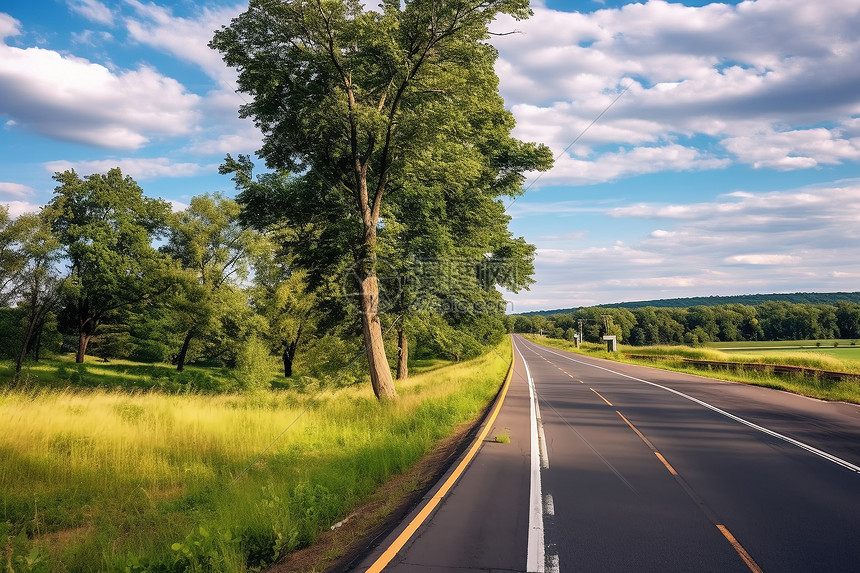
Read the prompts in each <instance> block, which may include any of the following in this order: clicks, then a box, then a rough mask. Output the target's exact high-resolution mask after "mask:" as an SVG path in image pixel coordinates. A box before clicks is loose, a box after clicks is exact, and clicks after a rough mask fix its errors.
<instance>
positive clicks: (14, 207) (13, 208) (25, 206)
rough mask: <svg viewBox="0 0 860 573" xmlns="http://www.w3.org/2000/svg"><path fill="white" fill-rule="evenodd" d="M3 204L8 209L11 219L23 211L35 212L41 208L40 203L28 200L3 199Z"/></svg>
mask: <svg viewBox="0 0 860 573" xmlns="http://www.w3.org/2000/svg"><path fill="white" fill-rule="evenodd" d="M3 205H5V206H6V208H7V209H8V210H9V216H10V217H12V218H13V219H14V218H15V217H20V216H21V215H23V214H24V213H36V212H38V211H39V210H40V209H41V208H42V206H41V205H36V204H35V203H31V202H29V201H4V202H3Z"/></svg>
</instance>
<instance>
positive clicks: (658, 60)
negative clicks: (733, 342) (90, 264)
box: [0, 0, 860, 313]
mask: <svg viewBox="0 0 860 573" xmlns="http://www.w3.org/2000/svg"><path fill="white" fill-rule="evenodd" d="M49 4H50V6H49V7H48V9H46V7H45V6H44V5H43V4H42V3H33V2H30V0H7V1H5V2H4V3H3V6H2V8H0V93H2V94H3V96H2V97H0V122H2V124H3V129H2V130H0V150H2V152H3V154H4V158H5V160H4V161H3V162H0V202H2V203H4V204H6V205H8V206H10V211H11V212H12V213H13V215H17V214H20V213H23V212H25V211H32V210H36V209H38V208H39V207H40V206H41V205H44V204H45V203H47V201H49V200H50V197H51V194H52V189H53V187H54V182H53V181H52V179H51V175H52V173H53V172H55V171H63V170H65V169H70V168H74V169H76V170H77V171H78V173H80V174H82V175H86V174H90V173H103V172H106V171H107V170H108V169H110V168H111V167H117V166H119V167H121V168H122V170H123V173H124V174H126V175H130V176H131V177H133V178H134V179H135V180H136V181H137V182H138V183H139V184H140V185H141V187H142V188H143V189H144V192H145V193H146V194H147V195H148V196H152V197H161V198H163V199H165V200H167V201H169V202H170V203H171V204H172V205H173V207H174V209H182V208H184V207H185V206H187V205H188V202H189V200H190V198H191V197H192V196H194V195H199V194H202V193H207V192H209V193H211V192H222V193H224V194H225V195H226V196H230V197H232V196H235V190H234V188H233V185H232V182H231V181H230V179H229V177H225V176H221V175H219V174H218V165H219V164H220V163H221V161H222V160H223V158H224V156H225V155H226V154H227V153H230V154H232V155H233V156H234V157H235V156H236V155H238V154H248V155H251V156H252V157H253V158H254V159H255V163H257V165H258V166H259V167H262V162H261V161H260V160H259V159H258V158H256V157H255V155H254V151H255V150H256V149H259V148H260V146H261V140H260V133H259V132H258V131H257V130H256V128H255V127H254V126H253V124H252V123H251V122H250V121H249V120H241V119H239V118H238V108H239V106H240V105H242V104H243V103H244V102H245V100H246V99H247V97H248V96H247V95H245V94H239V93H236V92H235V87H234V86H235V77H236V75H235V71H234V70H231V69H229V68H227V67H226V66H225V65H224V64H223V63H222V62H221V59H220V56H219V55H218V54H217V53H216V52H214V51H213V50H211V49H209V48H208V47H207V45H206V44H207V42H208V41H209V40H210V39H211V37H212V33H213V31H214V30H215V29H217V28H219V27H220V26H221V25H224V24H227V23H228V22H229V20H230V18H231V17H233V16H235V15H237V14H238V13H239V12H240V11H241V10H243V9H244V6H246V5H247V3H245V2H236V1H228V0H208V1H205V2H188V1H187V0H155V1H153V2H146V3H144V2H141V1H139V0H50V2H49ZM366 5H370V6H372V2H368V3H366ZM532 8H533V10H534V16H533V17H532V18H530V19H528V20H525V21H520V22H515V21H513V20H511V19H510V18H507V17H502V18H499V19H498V20H497V21H496V22H495V23H494V24H493V26H492V31H493V32H494V33H496V34H507V33H508V32H515V33H511V34H507V35H494V36H492V37H491V39H490V41H491V43H492V44H493V45H494V46H495V47H496V48H497V50H498V53H499V58H498V61H497V63H496V73H497V75H498V76H499V82H500V83H499V90H500V93H501V95H502V96H503V97H504V99H505V103H506V107H507V108H508V109H510V110H511V112H512V113H513V115H514V116H515V118H516V120H517V127H516V128H515V130H514V136H515V137H518V138H520V139H522V140H524V141H537V142H541V143H546V144H547V145H548V146H549V147H550V148H551V149H552V151H553V154H554V156H556V157H557V161H556V164H555V166H554V168H553V169H552V170H550V171H549V172H547V173H545V174H541V175H533V176H532V177H531V178H530V179H529V180H528V181H527V183H526V185H525V192H524V194H523V195H522V196H521V197H519V198H515V199H510V198H506V199H504V202H505V205H506V206H507V212H508V214H509V215H510V216H511V217H512V219H511V223H510V229H511V231H512V232H513V234H514V235H515V236H523V237H525V239H526V240H527V241H528V242H530V243H532V244H534V245H535V246H536V248H537V252H536V259H535V269H536V273H535V276H534V278H535V280H536V282H535V284H534V285H533V286H532V287H531V289H530V290H523V291H521V292H520V293H518V294H514V293H505V296H506V298H507V300H508V301H510V305H511V308H512V312H515V313H521V312H528V311H532V310H536V309H540V308H552V307H556V308H573V307H581V306H596V305H599V304H610V302H609V301H617V300H658V299H666V298H683V297H696V296H729V295H731V293H733V292H738V291H746V292H809V291H823V292H833V291H836V292H839V291H851V290H852V289H853V288H854V287H853V286H852V285H855V284H858V279H860V250H858V249H857V248H856V245H857V239H858V236H857V234H858V231H857V228H858V225H857V223H858V222H860V215H858V213H860V170H858V166H860V68H858V66H856V65H855V63H856V61H857V60H858V58H860V35H858V34H857V33H856V30H857V29H858V28H860V0H839V1H837V0H826V1H824V2H820V3H814V4H810V3H808V2H805V1H801V0H780V1H779V2H774V1H772V0H750V1H747V2H738V1H730V2H723V3H707V2H701V1H693V0H690V1H686V2H661V1H658V0H651V1H648V2H645V3H635V2H626V1H618V0H606V1H582V2H570V1H564V0H547V1H546V2H533V3H532Z"/></svg>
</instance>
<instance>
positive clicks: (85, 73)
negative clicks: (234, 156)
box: [0, 14, 200, 149]
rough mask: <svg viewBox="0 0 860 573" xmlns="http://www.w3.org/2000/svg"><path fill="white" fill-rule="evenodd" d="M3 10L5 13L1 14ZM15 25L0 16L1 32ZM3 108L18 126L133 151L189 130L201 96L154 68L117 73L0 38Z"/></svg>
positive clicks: (0, 105)
mask: <svg viewBox="0 0 860 573" xmlns="http://www.w3.org/2000/svg"><path fill="white" fill-rule="evenodd" d="M0 16H3V15H2V14H0ZM4 32H5V35H6V36H8V35H14V34H15V33H17V32H18V23H17V22H16V21H14V20H11V19H10V18H9V17H8V16H6V17H5V18H0V36H2V35H3V33H4ZM0 93H3V97H2V98H0V114H2V115H3V116H5V117H7V118H9V119H10V120H11V121H12V126H13V127H14V128H16V129H26V130H29V131H33V132H36V133H39V134H41V135H44V136H47V137H50V138H53V139H58V140H64V141H72V142H76V143H84V144H87V145H92V146H96V147H103V148H120V149H137V148H140V147H142V146H143V145H145V144H146V143H147V142H149V141H150V140H151V138H153V137H164V136H177V135H184V134H187V133H189V132H190V131H191V130H192V128H193V126H194V124H195V122H196V121H197V120H198V119H199V118H198V114H197V112H196V110H195V107H196V106H197V104H198V103H199V100H200V98H199V97H198V96H196V95H194V94H190V93H188V92H187V91H186V90H185V88H184V87H183V86H182V85H181V84H180V83H179V82H177V81H176V80H174V79H172V78H168V77H165V76H163V75H161V74H160V73H158V72H157V71H156V70H155V69H153V68H151V67H148V66H141V67H140V68H138V69H136V70H126V71H119V72H114V71H111V70H109V69H108V68H106V67H105V66H102V65H99V64H95V63H92V62H90V61H88V60H85V59H82V58H77V57H74V56H69V55H62V54H60V53H58V52H55V51H52V50H45V49H41V48H26V49H20V48H16V47H12V46H8V45H6V44H5V43H0Z"/></svg>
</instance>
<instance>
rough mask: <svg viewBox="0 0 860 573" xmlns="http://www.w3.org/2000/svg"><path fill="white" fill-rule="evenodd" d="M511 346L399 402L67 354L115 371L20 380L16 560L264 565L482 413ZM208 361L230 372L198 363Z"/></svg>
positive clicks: (212, 567)
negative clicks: (74, 380) (255, 386)
mask: <svg viewBox="0 0 860 573" xmlns="http://www.w3.org/2000/svg"><path fill="white" fill-rule="evenodd" d="M510 359H511V351H510V343H509V342H508V341H505V342H504V343H502V344H501V345H500V346H499V347H498V348H496V349H495V351H493V352H490V353H488V354H486V355H484V356H482V357H479V358H477V359H474V360H471V361H467V362H462V363H458V364H452V365H444V364H443V365H439V364H432V363H430V364H426V365H421V366H423V368H422V367H421V366H419V368H418V369H417V370H419V371H421V370H423V371H421V372H420V373H418V374H416V375H414V376H411V377H410V378H409V379H408V380H407V381H405V382H403V383H398V392H399V398H398V399H397V400H394V401H391V402H389V403H379V402H377V400H376V399H375V398H374V397H373V393H372V391H371V389H370V387H369V384H367V383H364V384H360V385H353V386H348V387H344V388H329V387H323V386H319V385H308V386H303V387H302V388H291V389H278V390H268V391H260V392H253V393H241V394H240V393H226V394H224V393H221V394H217V393H205V392H201V391H187V392H177V391H172V392H165V391H161V390H157V389H151V388H150V389H139V386H140V385H141V384H144V382H141V381H140V380H138V377H140V379H141V380H144V381H145V380H146V379H147V378H146V377H147V375H146V373H141V372H140V370H141V369H144V367H143V366H140V365H134V364H130V363H124V364H113V365H90V364H87V365H86V366H85V367H83V368H75V367H70V368H68V369H67V371H66V374H68V373H69V372H72V373H73V374H74V373H75V372H77V373H78V375H79V376H80V377H81V378H82V379H84V380H85V381H86V380H90V381H91V382H94V381H97V380H98V378H99V375H98V373H97V371H98V369H107V370H108V371H109V373H107V374H104V380H106V381H107V382H108V383H106V384H104V385H101V386H99V385H98V384H91V385H94V386H96V387H92V388H80V387H65V388H61V387H59V384H60V381H59V380H61V378H57V376H56V373H54V374H52V376H54V377H55V378H57V384H56V385H52V384H42V385H35V386H31V387H29V388H23V389H5V390H3V391H2V392H0V543H2V547H3V549H2V551H3V553H2V555H3V559H2V561H3V566H4V567H5V568H6V570H7V571H128V572H133V571H248V570H258V569H259V568H262V567H264V566H265V565H267V564H269V563H272V562H273V561H274V560H276V559H277V558H278V557H280V556H282V555H284V554H286V553H287V552H290V551H293V550H295V549H297V548H301V547H304V546H307V545H309V544H311V543H313V541H314V540H315V539H316V537H317V536H318V534H319V533H320V532H321V531H324V530H328V529H329V528H330V527H331V526H332V525H333V524H335V523H336V522H338V521H339V520H341V519H343V518H344V517H345V516H346V515H348V514H349V512H350V511H351V510H352V509H353V508H355V507H356V506H358V505H360V504H361V503H362V502H364V501H365V500H367V499H368V497H369V496H371V495H372V493H373V492H374V491H375V490H376V489H377V488H379V487H380V486H381V485H382V484H383V483H385V482H386V480H388V479H389V478H391V477H392V476H394V475H395V474H398V473H401V472H404V471H405V470H406V469H408V468H409V467H410V466H411V465H412V464H413V463H414V462H415V461H416V460H418V459H419V458H420V457H421V456H423V455H424V454H426V453H428V452H429V451H430V450H432V448H433V447H434V445H435V444H436V443H437V442H438V441H439V440H440V439H442V438H444V437H446V436H448V435H450V434H451V433H452V432H453V431H454V429H455V427H456V426H457V425H459V424H462V423H464V422H467V421H471V420H474V419H475V418H476V417H477V416H478V415H479V414H480V413H481V412H482V411H483V409H484V408H485V407H486V406H487V404H488V403H489V402H490V401H491V400H492V398H493V397H494V396H495V394H496V393H497V391H498V389H499V387H500V385H501V383H502V381H503V378H504V375H505V372H506V370H507V368H508V365H509V364H510ZM54 369H55V370H56V367H54ZM31 375H35V374H33V373H31ZM204 375H207V376H210V375H211V376H213V379H217V378H218V377H219V376H220V374H219V373H218V372H215V373H214V374H207V373H206V372H205V371H202V372H198V373H197V374H192V375H190V376H196V377H201V376H204ZM45 377H48V378H49V377H50V376H48V374H45V375H44V376H43V378H45ZM122 379H126V380H127V382H128V383H127V385H122V384H119V383H118V380H122ZM42 381H43V382H45V380H44V379H43V380H42ZM168 381H169V380H168ZM165 383H166V382H165ZM172 383H176V381H175V380H174V381H173V382H172ZM135 388H138V389H135ZM174 390H175V388H174Z"/></svg>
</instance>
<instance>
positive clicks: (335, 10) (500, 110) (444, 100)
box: [210, 0, 551, 398]
mask: <svg viewBox="0 0 860 573" xmlns="http://www.w3.org/2000/svg"><path fill="white" fill-rule="evenodd" d="M380 8H381V9H380V11H373V10H365V9H364V7H363V5H362V4H361V3H360V2H358V1H357V0H347V1H343V0H293V1H291V2H276V3H273V2H269V1H267V0H252V1H251V3H250V5H249V8H248V10H247V11H246V12H244V13H243V14H241V15H240V16H238V17H237V18H235V19H233V21H232V22H231V24H230V26H228V27H224V28H222V29H221V30H220V31H218V32H216V34H215V37H214V39H213V40H212V42H211V44H210V45H211V46H212V47H213V48H215V49H217V50H219V51H220V52H221V53H222V54H223V57H224V61H225V62H226V63H227V64H228V65H230V66H232V67H235V68H236V69H237V70H238V72H239V76H238V84H239V90H240V91H242V92H245V93H248V94H250V95H251V97H252V100H251V101H250V102H249V103H247V104H246V105H244V106H242V107H241V108H240V115H242V116H243V117H249V118H253V120H254V122H255V124H256V125H257V126H258V127H259V128H260V129H261V131H262V132H263V136H264V144H263V147H262V149H261V150H260V152H259V153H260V155H261V156H262V157H263V158H265V160H266V163H267V165H268V166H269V167H270V168H272V169H274V170H277V171H280V172H295V173H301V174H302V175H303V177H304V180H305V184H304V185H300V186H298V187H295V188H294V189H295V190H297V191H298V192H299V193H300V194H303V195H304V196H305V197H319V198H321V199H322V200H321V201H320V203H319V207H317V206H316V205H315V204H314V202H313V201H309V200H307V199H305V200H304V201H299V202H297V203H298V204H299V205H305V206H307V207H308V208H310V209H311V211H313V212H314V213H315V214H318V215H319V214H323V215H325V216H326V218H327V221H326V222H325V223H323V225H322V228H320V227H317V228H316V233H317V236H321V235H323V234H325V233H326V232H327V231H328V230H329V228H336V229H337V230H338V233H337V240H336V242H335V245H336V247H335V251H336V252H340V253H344V252H345V253H347V254H349V255H350V256H351V258H352V260H353V265H352V273H353V275H354V276H355V279H356V286H357V295H358V297H357V298H358V303H359V304H358V307H359V310H360V314H361V323H362V330H363V338H364V345H365V351H366V355H367V360H368V365H369V369H370V376H371V383H372V385H373V388H374V392H375V393H376V395H377V397H379V398H387V397H393V396H395V395H396V391H395V389H394V384H393V381H392V376H391V370H390V368H389V365H388V361H387V358H386V355H385V347H384V344H383V333H382V328H381V323H380V317H379V313H380V309H379V299H380V292H379V281H378V273H377V271H378V269H377V264H378V259H379V256H380V250H381V247H382V246H381V245H380V242H379V241H380V236H381V235H384V234H385V232H386V229H393V228H395V227H396V226H397V225H400V226H401V227H402V226H403V225H405V224H407V219H406V218H405V217H402V216H401V219H400V220H398V219H397V216H398V214H402V213H403V212H405V211H406V210H419V211H422V212H424V213H426V214H428V215H431V217H426V218H425V220H430V219H431V218H434V219H433V220H434V221H435V222H439V221H445V219H444V218H443V217H445V215H446V212H445V209H443V206H444V207H447V208H454V209H463V210H466V211H467V212H468V213H469V214H471V215H474V216H478V217H480V216H481V215H482V214H491V215H494V217H495V220H496V221H502V217H500V216H499V214H500V213H501V212H502V211H503V208H502V207H501V206H500V205H498V204H495V206H494V203H493V201H494V200H495V199H496V198H498V197H500V196H514V195H517V194H518V193H520V192H521V184H522V182H523V180H524V176H523V174H524V172H525V171H529V170H536V169H547V168H549V166H550V164H551V156H550V152H549V149H548V148H546V147H545V146H539V145H536V144H533V143H523V142H520V141H518V140H516V139H514V138H512V137H511V136H510V132H511V130H512V129H513V126H514V120H513V116H512V115H511V114H510V112H508V111H507V110H506V109H505V108H504V102H503V101H502V98H501V97H500V96H499V94H498V78H497V77H496V75H495V71H494V68H493V65H494V63H495V58H496V51H495V49H494V48H493V47H492V46H491V45H490V44H489V43H488V42H487V41H486V40H487V38H488V37H489V32H488V25H489V24H490V22H492V21H493V19H494V18H495V17H496V16H497V15H498V14H502V13H504V14H510V15H512V16H514V17H516V18H524V17H527V16H528V15H530V11H529V8H528V2H527V1H525V0H491V1H475V0H454V1H447V0H446V1H438V0H411V1H406V2H400V1H394V0H387V1H385V2H383V3H382V4H381V5H380ZM246 183H247V180H246ZM330 193H332V194H333V195H335V196H336V197H331V196H329V194H330ZM384 198H386V201H383V199H384ZM487 198H490V201H488V200H487ZM248 204H249V205H250V204H252V202H251V201H248ZM257 205H260V202H257ZM262 205H265V206H266V207H268V208H270V207H271V204H269V203H268V202H265V201H264V202H262ZM493 210H495V211H496V213H492V211H493ZM281 214H282V215H283V216H284V217H285V218H291V217H294V216H295V212H294V211H293V210H292V209H290V208H289V207H288V208H287V209H286V210H284V211H282V212H281ZM304 219H305V220H309V219H314V217H308V216H305V217H304ZM460 220H461V221H463V220H464V218H462V217H461V218H460ZM504 224H505V225H506V221H504ZM443 227H444V225H443ZM455 230H456V229H455V225H449V226H448V227H447V228H445V229H438V228H435V229H434V228H433V226H428V228H425V229H421V230H420V232H421V233H423V234H425V235H426V236H428V237H430V236H434V235H435V236H436V238H438V239H441V240H442V242H441V243H439V244H443V245H444V242H445V241H446V240H447V241H450V240H454V239H456V233H450V235H449V236H446V231H455ZM341 239H342V240H341ZM475 246H476V247H477V246H478V245H475ZM409 254H410V255H412V256H418V257H420V256H421V254H422V253H420V252H414V253H409ZM436 254H437V252H433V253H432V255H436ZM481 254H482V255H483V254H484V253H481Z"/></svg>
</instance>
